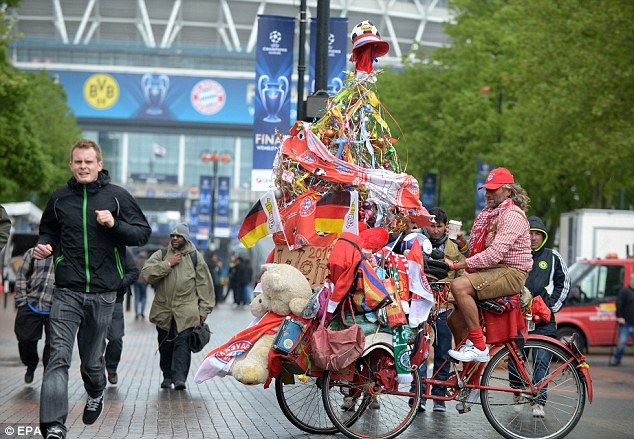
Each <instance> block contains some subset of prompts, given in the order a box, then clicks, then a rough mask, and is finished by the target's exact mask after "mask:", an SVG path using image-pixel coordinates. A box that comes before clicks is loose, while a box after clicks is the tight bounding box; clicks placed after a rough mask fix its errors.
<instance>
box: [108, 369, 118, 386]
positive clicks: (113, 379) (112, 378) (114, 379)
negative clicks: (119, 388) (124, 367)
mask: <svg viewBox="0 0 634 439" xmlns="http://www.w3.org/2000/svg"><path fill="white" fill-rule="evenodd" d="M108 382H109V383H110V384H112V385H115V384H117V383H118V382H119V376H118V375H117V372H108Z"/></svg>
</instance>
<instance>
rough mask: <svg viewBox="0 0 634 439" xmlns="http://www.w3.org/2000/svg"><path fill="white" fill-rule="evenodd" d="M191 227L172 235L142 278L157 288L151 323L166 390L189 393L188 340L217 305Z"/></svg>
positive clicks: (189, 354) (144, 270) (181, 225)
mask: <svg viewBox="0 0 634 439" xmlns="http://www.w3.org/2000/svg"><path fill="white" fill-rule="evenodd" d="M189 236H190V235H189V228H188V227H187V224H178V225H177V226H176V227H174V228H173V229H172V231H171V232H170V244H169V245H168V247H167V250H164V249H160V250H158V251H156V252H155V253H154V254H153V255H152V256H150V258H149V259H148V260H147V262H146V263H145V265H144V266H143V269H142V270H141V276H142V277H143V279H144V280H145V281H146V282H147V283H148V284H151V285H154V288H155V296H154V301H153V302H152V307H151V309H150V322H152V323H154V324H155V325H156V330H157V332H158V345H159V347H158V349H159V353H160V367H161V372H162V373H163V381H162V382H161V388H162V389H169V388H171V387H172V384H173V385H174V389H175V390H185V389H186V388H187V385H186V381H187V375H188V374H189V366H190V364H191V351H190V349H189V344H188V337H189V334H190V333H191V332H192V328H194V327H196V326H199V325H201V324H202V323H203V322H204V321H205V320H206V319H207V316H208V315H209V314H210V313H211V311H212V310H213V307H214V305H215V303H216V302H215V300H216V299H215V295H214V285H213V280H212V279H211V274H210V273H209V268H208V267H207V264H206V263H205V260H204V258H203V255H202V254H201V253H200V252H199V251H198V250H196V247H194V244H193V243H192V242H191V241H190V239H189Z"/></svg>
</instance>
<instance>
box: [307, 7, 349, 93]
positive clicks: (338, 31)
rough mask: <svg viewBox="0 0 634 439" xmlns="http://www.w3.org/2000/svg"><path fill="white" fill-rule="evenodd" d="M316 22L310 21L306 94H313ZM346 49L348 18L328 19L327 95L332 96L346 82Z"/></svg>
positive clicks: (313, 19)
mask: <svg viewBox="0 0 634 439" xmlns="http://www.w3.org/2000/svg"><path fill="white" fill-rule="evenodd" d="M316 36H317V20H316V19H315V18H311V20H310V67H309V69H308V84H309V86H308V92H309V93H314V92H315V58H316V56H315V54H316V52H317V50H316V49H317V41H316ZM347 47H348V18H347V17H330V32H329V34H328V94H330V95H334V94H336V93H337V92H338V91H339V90H341V89H342V88H343V82H344V81H345V80H346V73H345V70H346V62H347V57H346V49H347Z"/></svg>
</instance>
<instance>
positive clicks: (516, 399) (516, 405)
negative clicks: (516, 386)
mask: <svg viewBox="0 0 634 439" xmlns="http://www.w3.org/2000/svg"><path fill="white" fill-rule="evenodd" d="M526 402H527V401H526V398H524V397H523V396H522V395H513V410H514V411H516V412H521V411H522V409H523V408H524V404H526Z"/></svg>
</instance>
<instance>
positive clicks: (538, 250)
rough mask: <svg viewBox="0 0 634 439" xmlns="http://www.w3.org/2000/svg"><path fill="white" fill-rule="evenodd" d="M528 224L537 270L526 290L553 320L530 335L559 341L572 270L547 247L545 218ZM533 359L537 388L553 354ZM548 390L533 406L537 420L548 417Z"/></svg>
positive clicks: (537, 325)
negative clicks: (558, 316) (558, 314)
mask: <svg viewBox="0 0 634 439" xmlns="http://www.w3.org/2000/svg"><path fill="white" fill-rule="evenodd" d="M528 223H529V226H530V237H531V252H532V255H533V268H532V269H531V271H530V273H528V278H527V279H526V284H525V286H526V288H528V290H529V291H530V292H531V294H532V296H533V297H537V296H540V297H541V299H542V300H543V301H544V303H545V304H546V306H547V307H548V309H549V310H550V311H551V313H550V315H551V317H550V320H548V321H541V320H540V321H539V322H536V323H535V329H533V330H530V331H529V332H530V333H532V334H537V335H545V336H548V337H552V338H557V323H556V320H555V313H556V312H557V311H559V310H560V309H561V306H562V305H563V303H564V301H565V300H566V297H567V296H568V291H569V290H570V276H569V275H568V267H567V266H566V263H565V262H564V261H563V259H562V257H561V255H560V254H559V253H557V251H556V250H553V249H551V248H548V247H546V241H548V232H546V226H545V225H544V222H543V221H542V220H541V218H539V217H538V216H531V217H529V218H528ZM532 355H533V362H534V366H533V367H534V372H533V383H534V384H537V383H539V382H540V381H541V380H542V379H543V378H544V377H545V376H546V373H547V372H548V364H549V363H550V359H551V356H552V354H551V353H550V352H548V351H546V350H545V349H533V352H532ZM546 390H547V389H546V387H544V389H543V390H542V391H540V394H539V395H538V397H537V398H536V399H535V401H534V402H535V403H534V404H533V405H532V412H533V417H535V418H543V417H544V416H545V413H544V406H545V405H546V399H547V391H546ZM522 399H523V396H522V395H514V396H513V400H514V403H515V404H518V403H522V402H523V401H522ZM520 407H521V406H520Z"/></svg>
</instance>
